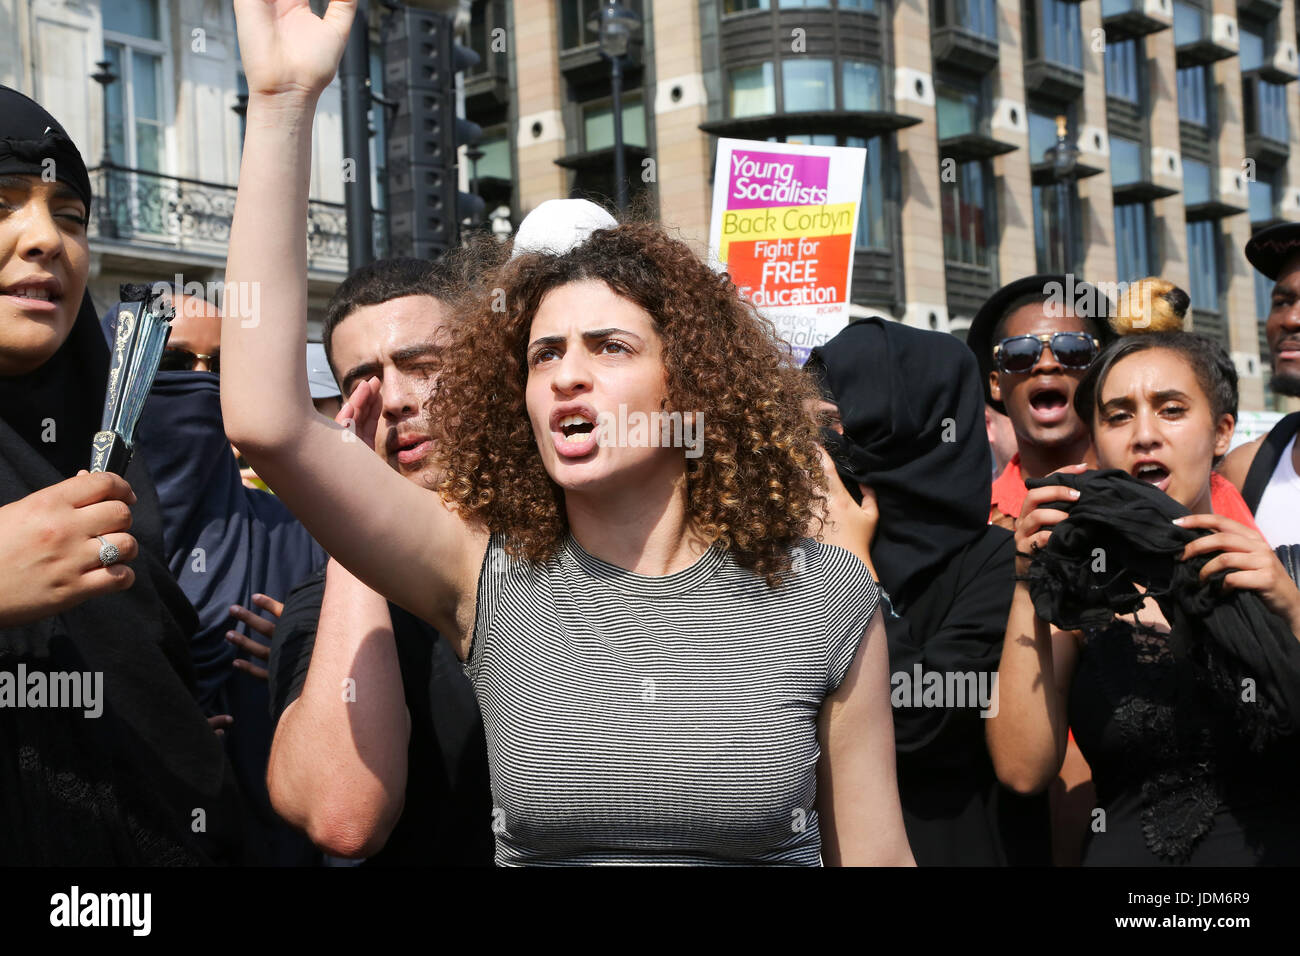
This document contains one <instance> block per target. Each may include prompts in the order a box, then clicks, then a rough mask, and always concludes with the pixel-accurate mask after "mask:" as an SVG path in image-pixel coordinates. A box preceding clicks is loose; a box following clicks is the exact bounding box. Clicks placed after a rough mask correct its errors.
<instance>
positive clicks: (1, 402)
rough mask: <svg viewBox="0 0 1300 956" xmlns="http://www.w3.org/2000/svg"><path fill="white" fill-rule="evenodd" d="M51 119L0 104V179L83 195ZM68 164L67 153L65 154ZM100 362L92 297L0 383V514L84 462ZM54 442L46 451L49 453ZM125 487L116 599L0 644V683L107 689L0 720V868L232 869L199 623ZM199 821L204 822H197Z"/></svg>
mask: <svg viewBox="0 0 1300 956" xmlns="http://www.w3.org/2000/svg"><path fill="white" fill-rule="evenodd" d="M61 134H62V130H61V128H60V127H59V126H58V124H57V123H56V122H55V121H54V119H53V117H51V116H50V115H49V114H48V113H46V112H45V111H44V110H43V109H41V108H40V107H39V106H37V105H36V104H35V103H33V102H32V101H31V100H29V99H27V98H26V97H24V96H22V95H21V94H18V93H15V92H14V91H13V90H9V89H7V88H0V143H3V144H4V146H3V148H2V149H0V174H5V173H8V174H15V173H18V174H25V175H30V174H32V164H33V162H34V164H35V171H36V174H37V175H39V173H40V171H41V169H42V163H41V160H42V159H44V158H48V157H53V158H54V159H55V161H56V164H55V168H56V170H57V175H58V177H59V178H60V179H61V180H62V179H65V177H66V181H67V182H68V183H69V185H71V186H72V188H73V189H75V190H78V191H79V192H81V191H84V192H85V198H86V200H87V206H89V198H90V197H89V179H88V177H87V175H86V171H85V165H84V163H82V162H81V158H80V156H79V155H77V154H76V149H75V147H71V144H70V141H67V142H65V140H66V137H62V138H60V136H61ZM69 149H70V151H69ZM108 361H109V355H108V346H107V344H106V343H105V341H104V338H103V335H102V334H101V332H100V329H99V323H98V320H97V317H96V314H95V309H94V307H93V305H92V304H91V302H90V299H89V297H88V296H87V297H85V298H84V299H83V302H82V306H81V309H80V312H79V314H78V316H77V319H76V322H75V323H74V325H73V328H72V330H71V332H70V333H69V335H68V338H67V340H66V341H65V342H64V343H63V344H62V346H60V348H59V349H58V350H57V351H56V353H55V354H54V355H53V356H52V357H51V358H50V359H49V360H48V361H47V362H45V364H44V365H42V366H41V367H40V368H38V369H37V370H36V371H34V372H31V373H29V374H27V375H21V376H14V377H7V378H5V377H0V505H5V504H10V503H13V502H17V501H21V500H23V499H25V498H27V497H28V496H29V495H31V494H32V493H34V492H36V491H39V490H41V489H44V488H47V487H49V486H51V485H54V484H57V483H59V482H60V481H62V480H64V479H65V478H69V477H72V476H74V475H75V474H76V472H77V471H78V470H80V469H82V468H87V467H88V465H89V461H90V447H91V439H92V436H93V435H94V432H95V431H96V430H97V429H98V426H99V422H100V418H101V416H102V413H103V402H104V388H105V383H106V381H107V376H108ZM47 439H53V440H47ZM125 477H126V479H127V481H128V482H129V483H130V485H131V487H132V489H133V490H134V491H135V493H136V496H137V498H138V501H137V503H136V504H135V505H134V506H133V507H132V509H131V512H132V519H133V523H132V527H131V533H132V535H134V536H135V537H136V538H137V539H138V541H139V543H140V554H139V556H138V557H137V558H136V559H135V561H133V562H132V568H133V569H134V571H135V582H134V584H133V585H132V586H131V588H130V589H128V590H126V591H119V592H114V593H112V594H107V595H103V596H100V597H96V598H92V599H90V600H88V601H85V602H83V603H82V604H80V605H77V606H76V607H73V608H70V609H69V610H66V611H64V612H62V613H59V614H55V615H51V616H50V617H46V618H43V619H41V620H38V621H35V622H33V623H31V624H27V625H23V626H19V627H10V628H4V629H0V671H4V672H7V673H9V674H11V675H16V674H18V673H19V672H20V668H22V669H25V670H26V672H27V673H29V674H30V673H33V672H41V673H45V674H49V673H52V672H76V673H86V672H90V673H92V674H93V673H99V674H101V675H102V701H101V702H102V705H103V714H102V716H100V717H98V718H88V717H86V716H84V715H83V711H82V710H78V709H70V708H55V707H45V708H40V709H27V708H16V707H5V708H0V741H3V746H0V861H3V862H4V863H7V864H15V863H43V864H115V863H197V862H205V861H210V860H222V859H225V860H233V859H239V858H243V856H244V847H245V838H244V833H243V827H244V825H245V821H244V815H243V807H242V801H241V799H240V797H239V794H238V790H237V788H236V786H235V783H234V777H233V774H232V773H231V772H230V770H229V765H228V763H227V761H226V759H225V756H224V754H223V752H222V748H221V744H220V741H219V740H218V739H217V738H216V737H215V735H214V734H213V733H212V730H211V728H210V727H209V726H208V724H207V722H206V720H205V719H204V717H203V714H202V712H201V711H200V710H199V707H198V704H197V702H196V701H195V698H194V679H193V667H192V665H191V664H190V661H189V654H188V647H187V639H188V635H189V633H191V632H192V631H193V629H194V627H195V626H196V623H197V622H196V620H195V616H194V610H193V608H192V607H190V605H189V602H188V601H186V600H185V596H184V594H182V593H181V591H180V589H179V588H178V587H177V585H176V582H175V581H174V580H173V579H172V578H171V575H170V574H169V573H168V571H167V567H166V564H165V563H164V562H163V559H162V554H163V550H162V548H163V545H162V533H161V521H160V519H159V513H158V498H157V495H156V494H155V491H154V487H153V484H152V482H151V481H150V479H149V474H148V472H147V470H146V469H145V466H144V464H143V463H142V462H140V461H138V460H137V461H132V462H131V464H130V466H129V467H128V468H127V471H126V476H125ZM196 811H201V812H202V816H201V825H200V818H199V816H198V815H197V814H196Z"/></svg>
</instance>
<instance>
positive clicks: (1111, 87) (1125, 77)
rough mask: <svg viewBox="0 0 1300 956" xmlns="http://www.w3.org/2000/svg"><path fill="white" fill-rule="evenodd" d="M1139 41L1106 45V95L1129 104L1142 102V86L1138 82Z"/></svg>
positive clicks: (1118, 41) (1119, 41)
mask: <svg viewBox="0 0 1300 956" xmlns="http://www.w3.org/2000/svg"><path fill="white" fill-rule="evenodd" d="M1141 42H1142V41H1141V40H1140V39H1130V40H1116V41H1114V42H1109V43H1107V44H1106V52H1105V53H1104V58H1105V62H1106V95H1107V96H1113V97H1115V98H1116V99H1119V100H1126V101H1128V102H1129V103H1141V102H1142V85H1141V83H1140V82H1139V80H1138V51H1139V44H1141Z"/></svg>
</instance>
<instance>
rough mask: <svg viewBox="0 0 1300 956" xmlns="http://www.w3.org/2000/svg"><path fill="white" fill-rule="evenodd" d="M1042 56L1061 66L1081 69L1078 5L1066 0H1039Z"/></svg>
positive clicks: (1081, 52) (1081, 53) (1081, 56)
mask: <svg viewBox="0 0 1300 956" xmlns="http://www.w3.org/2000/svg"><path fill="white" fill-rule="evenodd" d="M1039 9H1040V14H1041V16H1042V18H1043V22H1042V38H1043V56H1044V57H1045V58H1046V59H1048V60H1052V61H1054V62H1056V63H1060V64H1062V65H1063V66H1069V67H1073V68H1074V69H1076V70H1081V69H1083V45H1082V42H1081V40H1082V37H1081V35H1080V27H1079V5H1078V4H1077V3H1067V2H1066V0H1041V3H1040V8H1039Z"/></svg>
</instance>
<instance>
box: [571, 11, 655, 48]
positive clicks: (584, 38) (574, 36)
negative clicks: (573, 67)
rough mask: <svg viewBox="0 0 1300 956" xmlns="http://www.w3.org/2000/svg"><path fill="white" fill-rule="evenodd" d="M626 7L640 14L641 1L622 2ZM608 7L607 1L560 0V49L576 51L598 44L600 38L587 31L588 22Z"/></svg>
mask: <svg viewBox="0 0 1300 956" xmlns="http://www.w3.org/2000/svg"><path fill="white" fill-rule="evenodd" d="M622 3H623V5H624V6H625V7H628V8H629V9H631V10H633V11H634V12H636V13H638V14H640V13H642V10H641V0H622ZM605 5H606V0H560V49H561V50H575V49H577V48H578V47H584V46H587V45H588V44H598V43H599V42H600V38H599V37H597V36H596V34H595V33H593V32H592V31H590V30H588V29H587V21H588V20H590V19H591V18H592V17H593V16H595V14H596V12H597V11H598V10H599V9H600V8H601V7H603V6H605Z"/></svg>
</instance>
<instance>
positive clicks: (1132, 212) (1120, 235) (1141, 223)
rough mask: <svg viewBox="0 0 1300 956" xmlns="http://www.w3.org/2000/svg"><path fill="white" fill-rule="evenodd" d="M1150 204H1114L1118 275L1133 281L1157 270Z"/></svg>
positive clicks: (1117, 276)
mask: <svg viewBox="0 0 1300 956" xmlns="http://www.w3.org/2000/svg"><path fill="white" fill-rule="evenodd" d="M1150 223H1151V206H1150V204H1149V203H1144V202H1134V203H1123V204H1121V205H1118V206H1116V207H1115V276H1116V278H1117V279H1118V280H1119V281H1120V282H1132V281H1133V280H1135V279H1142V278H1145V277H1146V276H1149V275H1152V274H1153V273H1154V272H1155V271H1156V270H1155V268H1154V266H1153V264H1152V257H1151V230H1150Z"/></svg>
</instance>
